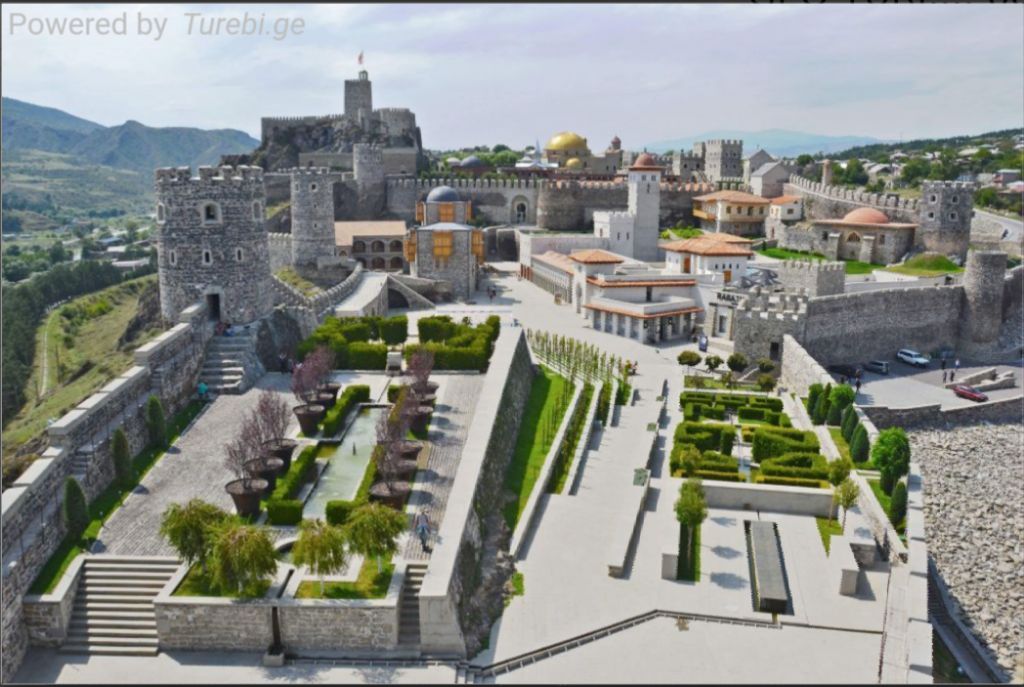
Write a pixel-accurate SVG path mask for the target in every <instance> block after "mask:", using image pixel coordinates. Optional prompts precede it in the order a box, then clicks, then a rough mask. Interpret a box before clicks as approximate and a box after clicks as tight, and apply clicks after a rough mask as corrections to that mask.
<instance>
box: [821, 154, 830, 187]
mask: <svg viewBox="0 0 1024 687" xmlns="http://www.w3.org/2000/svg"><path fill="white" fill-rule="evenodd" d="M821 183H822V184H823V185H825V186H831V185H832V160H822V161H821Z"/></svg>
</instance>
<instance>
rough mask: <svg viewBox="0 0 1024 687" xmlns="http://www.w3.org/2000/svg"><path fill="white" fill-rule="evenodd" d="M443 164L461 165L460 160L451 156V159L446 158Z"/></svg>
mask: <svg viewBox="0 0 1024 687" xmlns="http://www.w3.org/2000/svg"><path fill="white" fill-rule="evenodd" d="M445 162H447V163H448V164H449V165H457V164H461V163H462V160H460V159H459V158H457V157H455V156H454V155H452V156H451V157H449V158H446V159H445Z"/></svg>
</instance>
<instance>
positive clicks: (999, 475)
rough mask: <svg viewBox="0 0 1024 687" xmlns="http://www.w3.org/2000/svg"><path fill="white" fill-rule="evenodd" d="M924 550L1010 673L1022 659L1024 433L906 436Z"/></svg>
mask: <svg viewBox="0 0 1024 687" xmlns="http://www.w3.org/2000/svg"><path fill="white" fill-rule="evenodd" d="M908 434H909V436H910V443H911V447H912V451H913V456H914V460H915V461H917V462H919V463H920V464H921V469H922V472H923V476H924V490H925V522H926V526H927V532H928V548H929V551H930V552H931V554H932V556H933V557H934V558H935V562H936V564H937V565H938V568H939V570H940V572H941V573H942V576H943V578H944V579H945V581H946V583H947V584H948V586H949V588H950V591H951V592H952V593H953V594H954V596H955V597H956V599H957V600H958V601H959V603H960V606H961V610H962V619H963V620H964V622H965V623H966V624H967V625H968V626H969V627H972V628H973V629H974V631H975V634H976V635H977V636H978V637H979V639H981V640H983V641H984V642H985V643H987V644H988V646H989V647H991V649H992V651H993V652H994V654H995V655H996V656H997V657H998V659H999V663H1000V664H1001V665H1003V666H1004V667H1005V668H1006V669H1007V670H1008V671H1012V670H1013V668H1014V664H1015V663H1016V661H1017V660H1018V657H1019V656H1020V655H1021V653H1022V652H1024V426H1022V425H1021V424H1020V423H1015V424H999V425H987V424H985V425H977V426H972V427H959V428H953V429H948V430H938V429H920V430H915V431H912V432H908Z"/></svg>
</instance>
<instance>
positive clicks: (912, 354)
mask: <svg viewBox="0 0 1024 687" xmlns="http://www.w3.org/2000/svg"><path fill="white" fill-rule="evenodd" d="M896 357H897V358H898V359H900V360H902V361H903V362H905V363H906V364H907V365H913V366H915V367H928V363H929V362H931V361H930V360H928V358H925V357H924V356H923V355H921V354H920V353H918V352H917V351H915V350H912V349H910V348H901V349H900V350H899V351H898V352H897V353H896Z"/></svg>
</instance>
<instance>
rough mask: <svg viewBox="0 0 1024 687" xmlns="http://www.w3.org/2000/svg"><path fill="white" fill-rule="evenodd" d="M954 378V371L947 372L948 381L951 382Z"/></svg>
mask: <svg viewBox="0 0 1024 687" xmlns="http://www.w3.org/2000/svg"><path fill="white" fill-rule="evenodd" d="M954 377H956V370H950V371H949V381H950V382H952V381H953V378H954Z"/></svg>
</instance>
